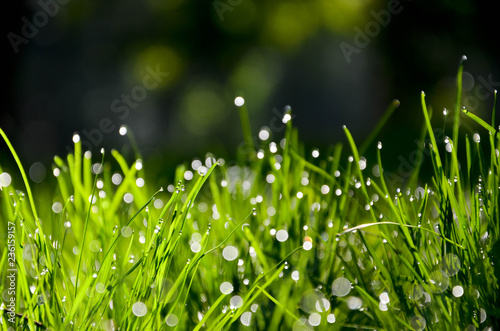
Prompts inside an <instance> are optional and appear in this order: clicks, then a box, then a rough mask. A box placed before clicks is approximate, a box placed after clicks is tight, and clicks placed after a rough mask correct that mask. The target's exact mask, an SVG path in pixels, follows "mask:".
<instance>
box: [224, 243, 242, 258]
mask: <svg viewBox="0 0 500 331" xmlns="http://www.w3.org/2000/svg"><path fill="white" fill-rule="evenodd" d="M238 254H239V253H238V249H237V248H236V247H234V246H226V247H224V249H223V250H222V256H223V257H224V259H226V260H227V261H234V260H236V258H237V257H238Z"/></svg>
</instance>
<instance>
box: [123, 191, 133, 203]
mask: <svg viewBox="0 0 500 331" xmlns="http://www.w3.org/2000/svg"><path fill="white" fill-rule="evenodd" d="M123 201H125V203H132V201H134V196H133V195H132V193H125V195H123Z"/></svg>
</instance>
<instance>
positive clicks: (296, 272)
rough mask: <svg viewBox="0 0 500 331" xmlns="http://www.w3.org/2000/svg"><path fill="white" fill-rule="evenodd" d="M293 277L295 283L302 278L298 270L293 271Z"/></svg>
mask: <svg viewBox="0 0 500 331" xmlns="http://www.w3.org/2000/svg"><path fill="white" fill-rule="evenodd" d="M291 277H292V279H293V280H294V281H298V280H299V278H300V276H299V272H298V271H297V270H294V271H292V276H291Z"/></svg>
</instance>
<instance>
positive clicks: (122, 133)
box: [118, 125, 127, 136]
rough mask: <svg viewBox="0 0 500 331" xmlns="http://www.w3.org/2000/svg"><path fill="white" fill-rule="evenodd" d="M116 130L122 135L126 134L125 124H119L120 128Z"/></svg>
mask: <svg viewBox="0 0 500 331" xmlns="http://www.w3.org/2000/svg"><path fill="white" fill-rule="evenodd" d="M118 132H119V133H120V135H122V136H124V135H126V134H127V127H126V126H125V125H122V126H120V130H119V131H118Z"/></svg>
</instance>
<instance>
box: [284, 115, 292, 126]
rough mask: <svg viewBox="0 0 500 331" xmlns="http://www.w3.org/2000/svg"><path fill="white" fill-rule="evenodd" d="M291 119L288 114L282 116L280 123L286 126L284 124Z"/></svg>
mask: <svg viewBox="0 0 500 331" xmlns="http://www.w3.org/2000/svg"><path fill="white" fill-rule="evenodd" d="M291 119H292V116H291V115H290V114H285V115H284V116H283V120H282V122H283V124H286V123H288V122H289V121H290V120H291Z"/></svg>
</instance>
